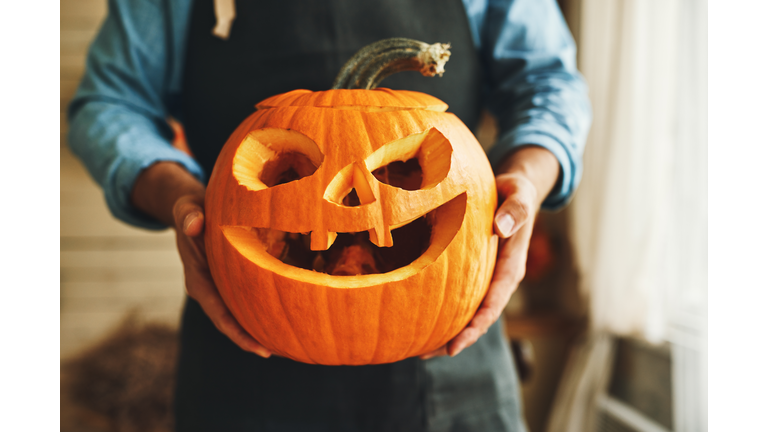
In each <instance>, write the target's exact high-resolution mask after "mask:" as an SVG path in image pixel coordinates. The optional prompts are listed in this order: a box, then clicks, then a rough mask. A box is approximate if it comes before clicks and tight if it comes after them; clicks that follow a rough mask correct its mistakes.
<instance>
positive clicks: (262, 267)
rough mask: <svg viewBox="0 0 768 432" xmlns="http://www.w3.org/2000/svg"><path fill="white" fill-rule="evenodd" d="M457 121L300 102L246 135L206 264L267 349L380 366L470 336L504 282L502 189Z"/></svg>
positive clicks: (376, 100) (427, 102)
mask: <svg viewBox="0 0 768 432" xmlns="http://www.w3.org/2000/svg"><path fill="white" fill-rule="evenodd" d="M446 109H447V106H446V105H445V104H444V103H443V102H441V101H440V100H438V99H436V98H434V97H432V96H429V95H425V94H422V93H417V92H409V91H392V90H389V89H375V90H329V91H324V92H310V91H307V90H296V91H292V92H289V93H286V94H283V95H278V96H274V97H271V98H268V99H266V100H265V101H263V102H261V103H259V104H258V105H257V111H256V112H255V113H254V114H252V115H251V116H250V117H248V118H247V119H246V120H245V121H244V122H243V123H242V124H241V125H240V126H239V127H238V128H237V129H236V130H235V132H234V133H233V134H232V135H231V137H230V138H229V140H228V141H227V143H226V144H225V146H224V148H223V149H222V151H221V153H220V155H219V159H218V161H217V163H216V166H215V168H214V170H213V173H212V175H211V178H210V181H209V184H208V188H207V194H206V203H205V207H206V231H205V236H206V252H207V255H208V261H209V264H210V268H211V273H212V275H213V278H214V281H215V282H216V286H217V287H218V289H219V292H220V294H221V296H222V298H223V299H224V302H225V303H226V304H227V306H228V308H229V309H230V310H231V311H232V314H233V315H234V316H235V318H236V319H237V320H238V322H239V323H240V324H241V325H242V326H243V327H244V328H245V329H246V330H247V331H248V332H249V333H250V334H251V335H252V336H253V337H254V338H255V339H256V340H258V341H259V342H260V343H262V344H263V345H264V346H265V347H267V348H268V349H270V350H271V351H272V352H274V353H276V354H278V355H281V356H284V357H288V358H291V359H293V360H296V361H300V362H305V363H318V364H325V365H363V364H378V363H389V362H394V361H398V360H402V359H404V358H407V357H412V356H416V355H420V354H423V353H426V352H429V351H432V350H434V349H436V348H438V347H440V346H442V345H444V344H445V343H446V342H448V341H449V340H450V339H451V338H453V337H454V336H455V335H456V334H458V333H459V331H461V329H462V328H464V327H465V326H466V325H467V323H468V322H469V320H470V319H471V318H472V317H473V316H474V313H475V312H476V310H477V308H478V306H479V304H480V302H481V301H482V299H483V297H484V296H485V293H486V291H487V289H488V285H489V282H490V278H491V275H492V273H493V267H494V263H495V257H496V248H497V238H496V237H495V236H494V235H493V228H492V222H493V214H494V211H495V209H496V190H495V182H494V176H493V173H492V171H491V168H490V165H489V163H488V160H487V158H486V157H485V154H484V152H483V151H482V149H481V147H480V145H479V144H478V142H477V140H476V139H475V137H474V136H473V135H472V133H471V132H470V131H469V130H468V129H467V128H466V126H465V125H464V124H463V123H462V122H461V121H460V120H459V119H458V118H457V117H456V116H455V115H453V114H449V113H446V112H445V110H446ZM404 161H408V162H407V163H405V164H403V162H404ZM419 180H420V184H419ZM398 186H400V187H398ZM414 189H415V190H414ZM398 244H399V245H400V246H399V247H400V249H398ZM302 246H303V247H302ZM286 250H288V252H286ZM302 267H303V268H302ZM329 273H333V274H329Z"/></svg>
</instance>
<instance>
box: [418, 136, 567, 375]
mask: <svg viewBox="0 0 768 432" xmlns="http://www.w3.org/2000/svg"><path fill="white" fill-rule="evenodd" d="M500 171H501V172H502V174H499V175H498V176H496V189H497V191H498V193H499V201H500V202H501V205H500V206H499V209H498V210H497V211H496V216H495V217H494V231H495V232H496V234H497V235H498V236H499V238H501V242H500V245H499V253H498V255H497V258H496V268H495V270H494V272H493V278H492V279H491V285H490V287H489V288H488V293H487V294H486V295H485V298H484V299H483V302H482V303H481V304H480V308H479V309H478V310H477V312H476V313H475V316H474V318H472V320H471V321H470V322H469V324H468V325H467V327H466V328H464V330H462V331H461V332H460V333H459V334H458V335H456V337H454V338H453V339H452V340H451V341H449V342H448V343H447V344H446V345H444V346H442V347H440V348H438V349H436V350H434V351H432V352H430V353H427V354H424V355H422V356H421V359H422V360H427V359H430V358H432V357H437V356H441V355H446V354H447V355H450V356H451V357H453V356H455V355H457V354H459V353H460V352H461V351H462V350H464V349H465V348H467V347H468V346H470V345H472V344H474V343H475V342H477V340H478V339H479V338H480V336H482V335H484V334H485V333H486V332H487V331H488V328H489V327H490V326H491V325H492V324H493V323H495V322H496V320H498V319H499V317H500V316H501V313H502V311H503V310H504V307H506V305H507V303H508V302H509V298H510V297H511V296H512V293H514V292H515V290H516V289H517V287H518V285H519V284H520V281H522V280H523V276H525V263H526V259H527V257H528V246H529V244H530V241H531V234H532V233H533V222H534V220H535V218H536V213H537V212H538V210H539V207H540V206H541V203H542V202H543V201H544V198H546V196H547V195H548V194H549V191H550V190H551V189H552V187H553V186H554V185H555V182H556V181H557V175H558V173H559V164H558V162H557V159H555V157H554V155H552V153H550V152H549V151H548V150H546V149H543V148H540V147H524V148H522V149H520V150H517V151H516V152H515V153H513V155H512V156H511V157H510V158H508V159H507V160H506V161H505V163H503V164H502V165H501V169H500Z"/></svg>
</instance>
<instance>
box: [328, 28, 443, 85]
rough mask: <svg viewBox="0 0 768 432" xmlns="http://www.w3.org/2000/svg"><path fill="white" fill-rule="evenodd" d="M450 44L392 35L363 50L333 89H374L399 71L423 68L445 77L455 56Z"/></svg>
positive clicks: (338, 76)
mask: <svg viewBox="0 0 768 432" xmlns="http://www.w3.org/2000/svg"><path fill="white" fill-rule="evenodd" d="M450 47H451V45H450V44H441V43H436V44H432V45H429V44H427V43H424V42H419V41H417V40H413V39H408V38H390V39H384V40H380V41H378V42H374V43H372V44H370V45H367V46H365V47H363V48H362V49H360V51H358V52H357V53H355V55H354V56H352V58H351V59H349V60H348V61H347V63H345V64H344V66H343V67H342V68H341V71H340V72H339V75H337V76H336V80H335V81H334V83H333V87H332V88H333V89H366V90H371V89H374V88H376V86H377V85H379V83H380V82H381V80H383V79H384V78H386V77H388V76H390V75H392V74H393V73H396V72H402V71H407V70H413V71H419V72H421V74H422V75H424V76H430V77H431V76H435V75H440V76H443V72H445V63H446V62H447V61H448V58H449V57H450V56H451V52H450V51H448V49H449V48H450Z"/></svg>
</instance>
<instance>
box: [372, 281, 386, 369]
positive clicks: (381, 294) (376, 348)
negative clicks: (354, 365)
mask: <svg viewBox="0 0 768 432" xmlns="http://www.w3.org/2000/svg"><path fill="white" fill-rule="evenodd" d="M384 290H385V288H382V289H380V290H379V307H378V312H377V313H376V322H377V323H378V327H377V328H376V343H375V344H374V346H373V353H372V354H371V359H370V360H368V364H374V361H375V360H376V358H377V357H379V343H380V342H381V332H382V328H383V327H384V326H382V325H381V310H382V309H383V308H384V306H383V302H384Z"/></svg>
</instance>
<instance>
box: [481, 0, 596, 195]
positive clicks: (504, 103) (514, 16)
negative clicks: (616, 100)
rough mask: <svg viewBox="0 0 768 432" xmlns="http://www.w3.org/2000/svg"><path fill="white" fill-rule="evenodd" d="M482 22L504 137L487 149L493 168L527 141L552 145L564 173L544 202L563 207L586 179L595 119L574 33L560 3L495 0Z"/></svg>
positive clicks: (492, 96) (491, 99) (494, 108)
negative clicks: (586, 157) (585, 165)
mask: <svg viewBox="0 0 768 432" xmlns="http://www.w3.org/2000/svg"><path fill="white" fill-rule="evenodd" d="M483 23H484V24H483V27H482V29H481V30H480V32H479V37H480V38H481V54H482V55H483V60H484V61H485V62H486V65H487V70H488V74H489V75H488V87H487V92H488V93H487V95H486V97H487V106H488V108H489V110H490V111H491V112H492V113H493V114H494V116H495V117H496V118H497V120H498V124H499V139H498V141H497V142H496V144H495V145H494V146H493V147H492V148H491V150H490V151H489V153H488V157H489V159H490V160H491V165H492V166H493V167H494V169H496V168H497V167H498V165H499V164H500V163H501V161H502V160H503V159H504V158H505V157H506V156H507V155H509V154H510V152H511V151H513V150H514V149H516V148H518V147H521V146H526V145H536V146H540V147H544V148H546V149H548V150H549V151H551V152H552V154H554V155H555V157H556V158H557V160H558V161H559V163H560V175H559V179H558V181H557V184H556V185H555V187H554V189H553V190H552V192H551V193H550V195H549V196H548V197H547V198H546V200H545V201H544V203H543V205H542V207H543V208H546V209H550V210H554V209H557V208H559V207H562V206H563V205H565V204H566V203H567V202H568V200H569V199H570V197H571V195H572V194H573V192H574V190H575V189H576V186H577V185H578V183H579V180H580V179H581V170H582V165H581V164H582V154H583V151H584V143H585V141H586V136H587V132H588V130H589V125H590V123H591V107H590V104H589V99H588V96H587V87H586V84H585V83H584V80H583V79H582V77H581V75H580V74H579V72H578V71H577V70H576V47H575V43H574V41H573V38H572V37H571V34H570V32H569V30H568V27H567V26H566V24H565V21H564V20H563V17H562V14H561V12H560V9H559V8H558V6H557V3H556V2H555V1H554V0H514V1H510V0H506V1H501V0H499V1H494V0H490V1H489V3H488V9H487V13H486V14H485V16H484V21H483Z"/></svg>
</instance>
